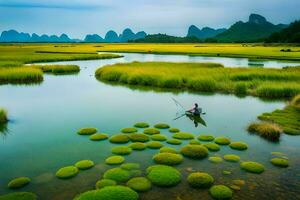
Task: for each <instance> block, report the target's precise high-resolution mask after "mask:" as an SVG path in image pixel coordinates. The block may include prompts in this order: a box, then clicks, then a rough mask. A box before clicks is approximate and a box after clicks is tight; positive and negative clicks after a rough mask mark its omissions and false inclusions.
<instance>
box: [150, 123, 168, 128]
mask: <svg viewBox="0 0 300 200" xmlns="http://www.w3.org/2000/svg"><path fill="white" fill-rule="evenodd" d="M154 128H158V129H167V128H170V126H169V125H168V124H165V123H159V124H155V125H154Z"/></svg>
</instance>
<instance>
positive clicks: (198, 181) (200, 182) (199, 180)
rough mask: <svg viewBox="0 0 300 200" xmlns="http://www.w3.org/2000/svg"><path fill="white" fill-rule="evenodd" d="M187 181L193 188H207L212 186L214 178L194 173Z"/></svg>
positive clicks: (205, 174)
mask: <svg viewBox="0 0 300 200" xmlns="http://www.w3.org/2000/svg"><path fill="white" fill-rule="evenodd" d="M187 181H188V183H189V185H190V186H192V187H194V188H209V187H210V186H211V185H212V184H213V182H214V178H213V177H212V176H211V175H209V174H207V173H200V172H195V173H191V174H190V175H189V176H188V178H187Z"/></svg>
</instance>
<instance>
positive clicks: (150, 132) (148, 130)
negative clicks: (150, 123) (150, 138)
mask: <svg viewBox="0 0 300 200" xmlns="http://www.w3.org/2000/svg"><path fill="white" fill-rule="evenodd" d="M144 133H145V134H147V135H155V134H160V130H158V129H156V128H146V129H145V130H144Z"/></svg>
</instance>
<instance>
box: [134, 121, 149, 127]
mask: <svg viewBox="0 0 300 200" xmlns="http://www.w3.org/2000/svg"><path fill="white" fill-rule="evenodd" d="M134 127H136V128H148V127H149V124H148V123H146V122H137V123H135V124H134Z"/></svg>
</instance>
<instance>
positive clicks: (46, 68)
mask: <svg viewBox="0 0 300 200" xmlns="http://www.w3.org/2000/svg"><path fill="white" fill-rule="evenodd" d="M30 67H33V68H37V69H41V70H42V71H43V72H44V73H49V74H54V75H61V74H76V73H78V72H79V71H80V67H79V66H77V65H30Z"/></svg>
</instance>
